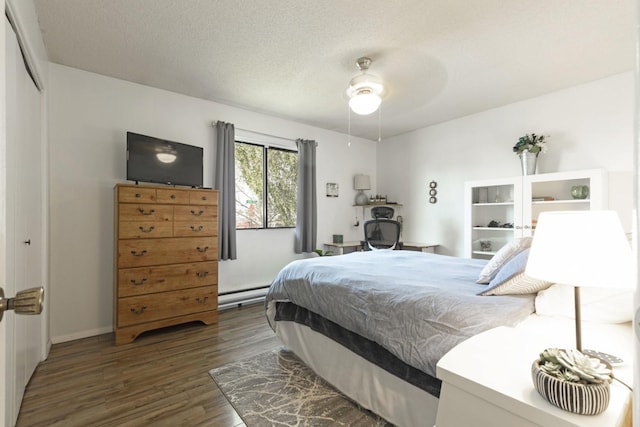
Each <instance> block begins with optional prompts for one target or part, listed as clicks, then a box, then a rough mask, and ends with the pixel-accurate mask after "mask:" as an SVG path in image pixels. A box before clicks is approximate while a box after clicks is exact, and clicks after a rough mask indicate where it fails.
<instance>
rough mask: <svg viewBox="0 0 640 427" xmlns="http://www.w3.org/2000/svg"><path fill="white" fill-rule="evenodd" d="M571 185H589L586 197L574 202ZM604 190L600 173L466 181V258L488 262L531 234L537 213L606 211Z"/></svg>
mask: <svg viewBox="0 0 640 427" xmlns="http://www.w3.org/2000/svg"><path fill="white" fill-rule="evenodd" d="M575 185H587V186H589V190H590V191H589V193H590V194H589V197H588V198H586V199H581V200H578V199H573V198H572V197H571V187H573V186H575ZM606 187H607V185H606V174H605V172H604V171H603V170H601V169H589V170H582V171H571V172H557V173H548V174H539V175H528V176H518V177H511V178H504V179H493V180H481V181H470V182H467V183H465V220H464V224H465V256H466V257H469V258H482V259H489V258H491V257H492V256H493V255H494V254H495V253H496V252H497V251H498V250H499V249H500V248H501V247H502V246H503V245H504V244H506V243H507V242H509V241H510V240H512V239H513V238H516V237H525V236H532V235H533V234H534V232H535V225H536V223H537V221H538V216H539V215H540V213H542V212H546V211H567V210H590V209H605V208H606V200H607V197H606ZM536 199H544V200H536ZM492 221H494V222H496V223H497V224H492V226H489V224H490V223H491V222H492ZM493 225H496V226H493Z"/></svg>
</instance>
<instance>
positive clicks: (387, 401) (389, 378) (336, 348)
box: [274, 320, 438, 427]
mask: <svg viewBox="0 0 640 427" xmlns="http://www.w3.org/2000/svg"><path fill="white" fill-rule="evenodd" d="M274 323H275V330H276V335H277V336H278V338H279V339H280V341H281V342H282V344H283V345H284V346H286V347H287V348H288V349H290V350H291V351H293V352H294V353H295V354H296V355H297V356H298V357H299V358H300V359H301V360H302V361H303V362H304V363H305V364H306V365H307V366H309V367H310V368H311V369H312V370H313V371H314V372H315V373H316V374H318V375H319V376H320V377H322V378H323V379H325V380H326V381H327V382H329V383H330V384H331V385H333V386H334V387H335V388H337V389H338V390H340V391H341V392H342V393H343V394H345V395H346V396H347V397H349V398H350V399H352V400H353V401H354V402H357V403H358V404H359V405H361V406H362V407H364V408H366V409H369V410H371V411H373V412H375V413H376V414H378V415H380V416H381V417H383V418H384V419H386V420H387V421H389V422H391V423H393V424H395V425H398V426H407V427H411V426H416V427H418V426H420V427H424V426H427V427H431V426H433V425H434V424H435V420H436V415H437V410H438V398H437V397H435V396H433V395H432V394H430V393H428V392H427V391H425V390H423V389H421V388H419V387H417V386H415V385H413V384H410V383H408V382H406V381H404V380H402V379H400V378H399V377H397V376H396V375H393V374H391V373H389V372H388V371H387V370H385V369H383V368H381V367H379V366H377V365H376V364H374V363H371V362H370V361H368V360H366V359H365V358H363V357H361V356H359V355H358V354H356V353H354V352H353V351H351V350H349V349H348V348H346V347H345V346H343V345H341V344H339V343H337V342H336V341H334V340H332V339H330V338H328V337H327V336H325V335H324V334H322V333H320V332H317V331H314V330H313V329H311V327H309V326H306V325H303V324H300V323H296V322H294V321H285V320H279V321H277V322H274Z"/></svg>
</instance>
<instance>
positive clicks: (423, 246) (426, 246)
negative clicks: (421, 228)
mask: <svg viewBox="0 0 640 427" xmlns="http://www.w3.org/2000/svg"><path fill="white" fill-rule="evenodd" d="M438 246H440V245H438V244H437V243H416V242H402V249H403V250H406V251H418V252H428V253H431V254H433V253H435V249H436V248H437V247H438Z"/></svg>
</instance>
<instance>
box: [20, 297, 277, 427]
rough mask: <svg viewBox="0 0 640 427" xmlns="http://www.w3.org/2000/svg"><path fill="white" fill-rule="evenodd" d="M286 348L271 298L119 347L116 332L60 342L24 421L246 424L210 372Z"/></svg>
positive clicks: (28, 398) (39, 374)
mask: <svg viewBox="0 0 640 427" xmlns="http://www.w3.org/2000/svg"><path fill="white" fill-rule="evenodd" d="M277 347H278V341H277V340H276V338H275V335H274V333H273V331H272V330H271V329H270V328H269V326H268V324H267V321H266V318H265V314H264V306H263V304H261V303H260V304H253V305H248V306H243V307H241V308H233V309H229V310H225V311H221V312H220V321H219V323H218V324H217V325H213V326H204V325H202V324H199V323H192V324H188V325H182V326H176V327H171V328H166V329H163V330H161V331H153V332H147V333H145V334H143V335H141V336H140V337H139V338H138V339H137V340H135V341H134V342H133V343H132V344H126V345H122V346H118V347H116V346H115V345H114V344H113V335H112V334H105V335H100V336H97V337H91V338H86V339H82V340H77V341H72V342H67V343H61V344H56V345H54V346H53V347H52V349H51V352H50V354H49V358H48V359H47V360H46V361H44V362H42V363H41V364H40V365H39V366H38V368H37V370H36V372H35V374H34V376H33V377H32V379H31V381H30V383H29V385H28V387H27V390H26V392H25V397H24V400H23V403H22V408H21V410H20V416H19V418H18V423H17V425H18V426H19V427H26V426H65V427H69V426H83V427H84V426H149V425H152V426H220V427H226V426H242V425H244V424H243V423H242V421H241V419H240V418H239V417H238V415H237V414H236V412H235V411H234V409H233V408H232V407H231V405H230V404H229V403H228V402H227V400H226V398H225V397H224V396H223V394H222V393H221V392H220V391H219V389H218V387H217V386H216V385H215V383H214V382H213V380H212V379H211V377H210V376H209V374H208V371H209V370H210V369H212V368H215V367H218V366H222V365H224V364H226V363H229V362H232V361H234V360H238V359H244V358H248V357H252V356H255V355H257V354H259V353H262V352H264V351H267V350H272V349H274V348H277Z"/></svg>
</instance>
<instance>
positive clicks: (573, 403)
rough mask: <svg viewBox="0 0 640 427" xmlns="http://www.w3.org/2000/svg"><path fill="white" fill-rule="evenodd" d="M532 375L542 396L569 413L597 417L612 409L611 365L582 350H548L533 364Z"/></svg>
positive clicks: (612, 377)
mask: <svg viewBox="0 0 640 427" xmlns="http://www.w3.org/2000/svg"><path fill="white" fill-rule="evenodd" d="M531 375H532V379H533V383H534V386H535V388H536V390H537V391H538V393H540V395H541V396H542V397H544V398H545V399H546V400H547V401H548V402H549V403H551V404H552V405H555V406H557V407H559V408H561V409H564V410H565V411H569V412H573V413H576V414H581V415H597V414H599V413H601V412H603V411H604V410H606V409H607V406H608V405H609V399H610V393H611V392H610V389H609V384H610V383H611V381H612V380H613V379H614V376H613V373H612V370H611V365H609V364H607V363H605V362H603V361H602V360H600V359H597V358H593V357H589V356H587V355H585V354H584V353H582V352H580V351H578V350H574V349H558V348H548V349H546V350H544V351H543V352H542V353H540V358H539V359H538V360H536V361H534V362H533V366H532V370H531Z"/></svg>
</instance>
